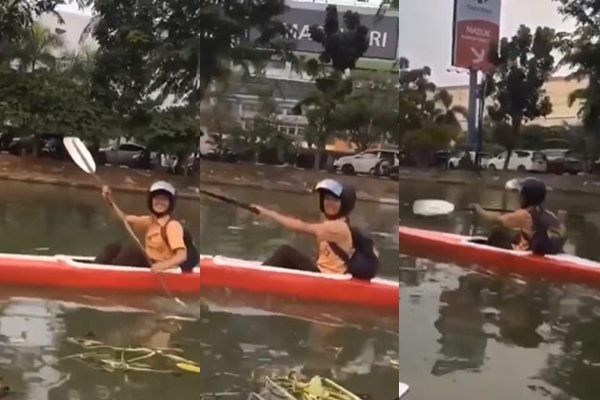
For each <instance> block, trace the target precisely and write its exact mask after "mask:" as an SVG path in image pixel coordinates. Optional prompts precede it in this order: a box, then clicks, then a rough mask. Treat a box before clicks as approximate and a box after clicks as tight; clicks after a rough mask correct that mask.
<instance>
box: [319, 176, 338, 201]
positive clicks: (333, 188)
mask: <svg viewBox="0 0 600 400" xmlns="http://www.w3.org/2000/svg"><path fill="white" fill-rule="evenodd" d="M319 190H327V191H329V192H331V193H333V194H334V196H336V197H340V196H341V195H342V192H343V191H344V187H343V186H342V184H341V183H339V182H338V181H336V180H334V179H324V180H322V181H321V182H319V183H317V186H315V191H319Z"/></svg>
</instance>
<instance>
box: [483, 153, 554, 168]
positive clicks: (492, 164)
mask: <svg viewBox="0 0 600 400" xmlns="http://www.w3.org/2000/svg"><path fill="white" fill-rule="evenodd" d="M506 155H507V152H506V151H504V152H502V153H500V154H498V155H497V156H495V157H492V158H490V160H489V161H488V163H487V168H488V169H490V170H492V171H494V170H501V169H503V168H504V163H505V161H506ZM508 169H509V170H510V171H522V172H525V171H532V172H546V170H547V169H548V162H547V160H546V156H544V154H543V153H541V152H539V151H532V150H513V151H512V154H511V156H510V161H509V162H508Z"/></svg>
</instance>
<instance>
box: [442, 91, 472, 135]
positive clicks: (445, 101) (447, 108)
mask: <svg viewBox="0 0 600 400" xmlns="http://www.w3.org/2000/svg"><path fill="white" fill-rule="evenodd" d="M433 99H434V100H435V101H436V102H437V103H441V105H442V107H443V109H437V110H435V112H434V121H435V123H436V124H440V125H450V126H455V127H457V129H458V130H460V129H461V128H460V123H459V122H458V117H457V115H461V116H462V117H464V118H467V115H468V113H469V111H468V110H467V108H466V107H464V106H460V105H454V104H453V103H454V97H453V96H452V94H451V93H450V92H449V91H448V90H447V89H442V90H440V91H439V92H437V93H436V94H435V96H434V98H433Z"/></svg>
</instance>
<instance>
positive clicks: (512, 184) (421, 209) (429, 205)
mask: <svg viewBox="0 0 600 400" xmlns="http://www.w3.org/2000/svg"><path fill="white" fill-rule="evenodd" d="M520 187H521V181H520V180H519V179H511V180H509V181H507V182H506V184H505V185H504V189H505V190H519V188H520ZM484 209H485V210H487V211H494V212H511V211H513V210H507V209H504V208H484ZM454 211H455V207H454V204H452V203H450V202H449V201H445V200H429V199H424V200H417V201H415V202H414V203H413V214H415V215H422V216H425V217H434V216H439V215H448V214H452V213H453V212H454ZM460 211H472V210H471V209H469V208H466V209H461V210H460Z"/></svg>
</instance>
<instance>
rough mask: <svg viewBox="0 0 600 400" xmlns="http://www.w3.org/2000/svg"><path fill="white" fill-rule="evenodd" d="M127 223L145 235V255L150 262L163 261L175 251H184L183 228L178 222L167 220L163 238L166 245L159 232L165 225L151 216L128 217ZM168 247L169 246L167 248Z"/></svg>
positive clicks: (171, 256)
mask: <svg viewBox="0 0 600 400" xmlns="http://www.w3.org/2000/svg"><path fill="white" fill-rule="evenodd" d="M127 222H129V224H130V225H131V227H132V228H133V229H134V230H137V231H138V232H140V233H144V234H145V245H146V254H148V257H150V259H151V260H152V261H165V260H168V259H170V258H173V256H174V255H175V251H177V250H179V249H184V250H185V248H186V247H185V243H184V241H183V227H182V226H181V224H180V223H179V222H178V221H175V220H169V221H168V225H167V228H166V229H165V236H166V237H167V239H168V243H167V242H165V240H164V239H163V236H162V234H161V230H162V229H163V226H164V224H165V223H162V225H161V223H160V222H159V221H158V220H157V219H156V218H155V217H153V216H150V215H144V216H135V215H128V216H127ZM169 245H170V246H169Z"/></svg>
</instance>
